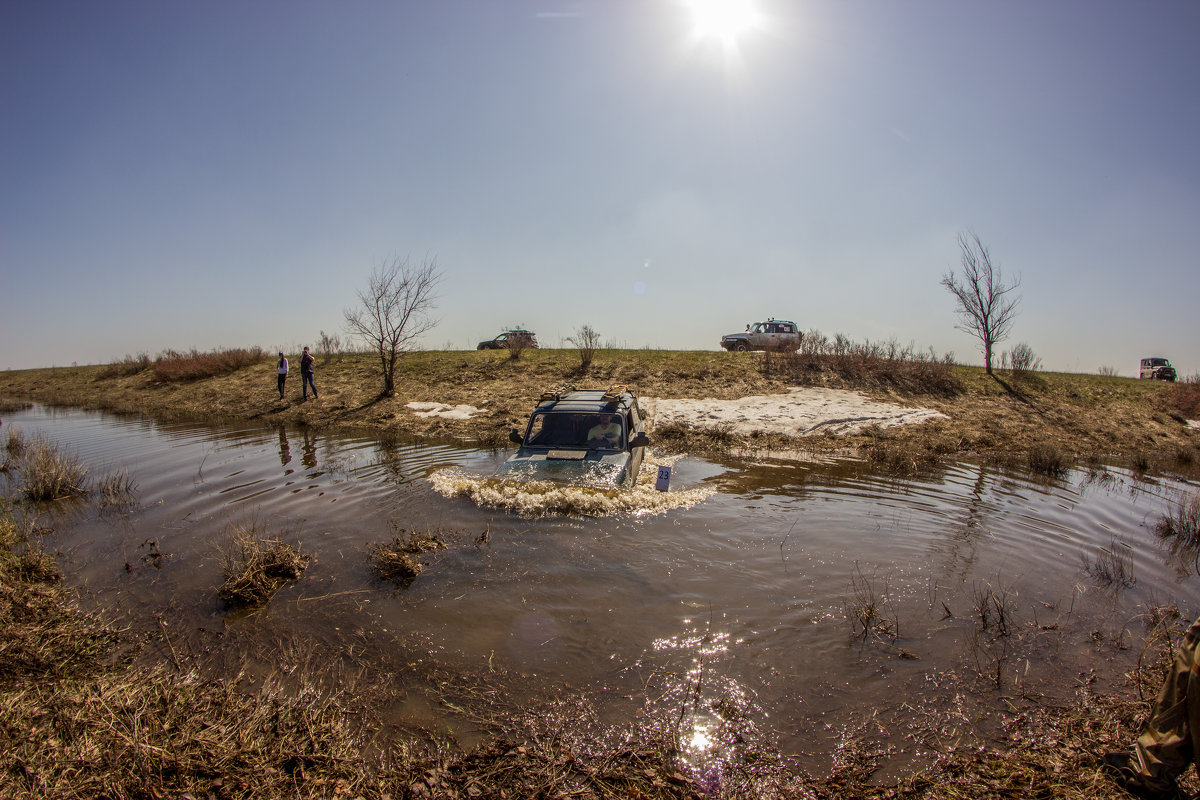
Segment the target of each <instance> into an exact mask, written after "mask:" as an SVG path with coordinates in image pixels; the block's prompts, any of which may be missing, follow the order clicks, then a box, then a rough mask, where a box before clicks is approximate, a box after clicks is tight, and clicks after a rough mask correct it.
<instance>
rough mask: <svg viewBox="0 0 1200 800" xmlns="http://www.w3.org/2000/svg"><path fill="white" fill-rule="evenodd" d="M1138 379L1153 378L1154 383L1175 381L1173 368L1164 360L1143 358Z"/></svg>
mask: <svg viewBox="0 0 1200 800" xmlns="http://www.w3.org/2000/svg"><path fill="white" fill-rule="evenodd" d="M1138 377H1139V378H1153V379H1154V380H1156V381H1173V380H1175V368H1174V367H1172V366H1171V362H1170V361H1167V360H1166V359H1165V358H1157V357H1155V358H1143V359H1142V371H1141V372H1140V373H1138Z"/></svg>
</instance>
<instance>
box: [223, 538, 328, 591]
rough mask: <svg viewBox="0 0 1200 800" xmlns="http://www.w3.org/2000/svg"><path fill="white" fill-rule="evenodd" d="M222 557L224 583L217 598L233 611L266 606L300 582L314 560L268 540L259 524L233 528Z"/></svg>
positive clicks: (298, 549)
mask: <svg viewBox="0 0 1200 800" xmlns="http://www.w3.org/2000/svg"><path fill="white" fill-rule="evenodd" d="M221 555H222V567H221V572H222V575H223V577H224V582H223V583H222V584H221V588H220V589H218V590H217V595H218V597H220V598H221V600H222V601H224V603H225V604H226V605H227V606H229V607H231V608H240V607H254V606H260V605H262V604H264V603H266V602H267V601H268V600H270V599H271V596H272V595H273V594H275V592H277V591H278V590H279V589H280V587H282V586H283V585H284V584H285V583H287V582H288V581H294V580H298V579H299V578H300V576H301V575H303V574H304V570H305V568H306V567H307V566H308V562H309V559H310V558H311V557H310V556H309V555H308V554H306V553H302V552H301V551H300V548H299V547H296V546H294V545H290V544H288V543H286V542H284V541H281V540H279V539H272V538H267V537H266V536H264V535H263V532H262V531H260V530H259V529H258V524H257V523H250V524H249V525H242V524H234V525H232V526H231V531H230V535H229V537H228V539H227V541H226V544H225V546H224V548H222V552H221Z"/></svg>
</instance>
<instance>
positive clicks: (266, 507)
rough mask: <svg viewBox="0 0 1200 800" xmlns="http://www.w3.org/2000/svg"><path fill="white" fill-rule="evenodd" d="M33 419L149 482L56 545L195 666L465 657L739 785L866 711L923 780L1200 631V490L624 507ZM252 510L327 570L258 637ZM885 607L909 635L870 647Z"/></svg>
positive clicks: (993, 491) (1025, 490)
mask: <svg viewBox="0 0 1200 800" xmlns="http://www.w3.org/2000/svg"><path fill="white" fill-rule="evenodd" d="M10 428H19V429H21V430H22V431H23V432H24V433H26V434H28V435H32V434H34V433H36V432H43V433H45V435H46V436H47V437H48V438H50V439H52V440H54V441H56V442H59V443H60V444H61V445H62V446H63V447H64V448H65V449H66V450H67V451H69V452H73V453H75V454H77V455H78V456H79V457H80V458H81V459H82V460H83V461H84V462H85V463H86V464H88V465H89V466H91V468H92V470H93V474H94V475H98V474H101V473H103V472H105V471H107V470H120V469H128V471H129V474H130V477H131V479H132V480H133V482H134V484H135V485H136V486H137V487H138V492H139V501H140V502H139V505H138V506H137V508H136V509H135V510H133V511H132V512H130V513H123V514H113V513H103V514H100V513H95V512H96V509H95V506H94V504H89V503H83V504H81V505H79V506H77V507H71V506H65V505H59V506H56V511H55V515H56V516H55V519H54V525H55V526H56V528H57V529H58V531H59V532H58V534H57V535H56V536H55V538H54V541H52V542H51V543H50V545H51V546H52V547H54V548H56V549H58V550H60V551H61V552H62V554H63V555H62V559H61V560H62V566H63V569H64V572H65V573H66V574H67V575H68V580H70V582H71V583H72V584H73V585H75V586H77V587H79V588H80V589H81V590H83V591H84V597H83V602H84V603H90V604H93V605H94V606H96V607H101V608H103V609H105V611H106V612H107V613H109V614H114V615H124V616H126V617H127V618H128V619H129V620H133V621H136V620H139V619H147V618H150V619H153V615H155V614H160V615H161V614H165V615H166V616H165V617H164V619H166V618H169V621H170V624H171V630H172V631H173V632H174V633H173V635H174V636H176V637H177V638H176V639H174V640H173V641H174V646H175V647H176V648H179V650H180V651H181V652H183V651H185V650H186V649H187V648H191V649H192V650H193V651H194V652H197V653H200V652H209V653H212V654H214V656H213V657H216V656H215V654H221V653H224V654H225V655H226V656H227V657H228V658H229V659H230V660H231V662H233V663H237V664H239V665H240V664H241V663H242V662H245V661H247V660H250V659H252V658H253V659H257V660H258V661H260V662H261V664H262V668H263V669H266V668H269V667H279V666H280V665H281V664H286V666H287V668H288V669H291V670H296V671H299V672H304V670H305V669H307V668H308V667H306V666H304V665H305V664H308V663H309V662H306V661H303V660H302V659H296V658H294V657H293V656H292V654H293V653H295V652H297V651H304V652H307V651H308V650H310V649H314V648H318V647H319V648H321V652H322V653H327V654H333V657H325V659H324V662H323V663H325V664H326V665H328V664H334V665H339V666H340V668H344V669H345V670H346V671H347V673H348V674H353V675H355V676H361V675H362V674H363V671H364V670H367V669H368V666H369V665H371V664H375V663H377V662H378V663H380V664H383V663H385V662H386V663H389V664H390V666H387V667H379V670H380V674H381V675H382V674H395V675H410V674H412V673H413V672H414V670H415V668H414V666H413V665H414V664H426V665H428V664H429V663H432V661H433V660H435V659H436V661H437V662H438V663H439V664H447V665H449V667H448V669H449V670H450V671H451V673H452V674H458V675H464V674H470V675H477V676H480V677H479V680H481V681H492V680H499V677H497V676H500V675H502V674H510V673H509V672H506V671H511V674H514V675H520V676H522V683H521V684H520V685H517V686H515V687H509V689H508V690H506V691H507V693H506V694H505V695H504V697H505V698H506V700H508V701H510V702H511V703H513V704H515V705H520V704H521V703H522V702H525V701H528V700H529V699H530V697H531V696H532V695H533V694H534V693H535V691H536V689H537V688H538V687H543V686H547V687H548V686H560V685H562V684H567V685H569V686H570V687H571V688H570V691H571V692H573V693H576V694H578V695H579V696H580V697H587V698H589V699H590V700H591V701H592V702H593V703H594V705H595V707H596V719H597V720H598V721H599V722H611V723H614V724H615V723H621V722H627V721H628V720H631V719H635V718H645V719H650V720H659V721H661V723H662V724H663V725H666V726H670V729H671V730H674V731H676V732H677V735H678V736H679V739H680V742H681V744H683V745H684V749H685V751H686V758H687V760H688V761H689V763H690V764H691V765H692V766H693V768H694V769H695V771H696V773H697V774H698V775H701V776H703V777H704V779H705V780H706V781H708V782H709V783H710V785H716V784H719V783H720V781H721V780H722V775H723V770H724V766H723V765H724V764H726V763H728V759H731V758H736V757H738V756H739V754H740V753H742V752H743V751H744V749H745V748H747V747H751V746H753V745H754V743H755V742H761V741H771V742H774V743H776V744H778V746H779V747H781V748H782V750H783V751H784V752H785V753H786V754H789V755H792V756H795V757H796V758H798V759H800V760H801V762H803V763H805V764H806V765H808V766H810V767H812V768H815V769H827V768H828V765H829V759H830V758H831V757H832V756H831V754H832V753H834V752H835V750H836V744H837V742H838V740H839V737H841V736H842V735H843V732H844V731H847V730H857V729H858V728H859V727H861V726H863V725H865V724H866V723H865V721H866V720H870V721H871V725H872V726H873V727H872V730H873V731H875V733H874V734H873V735H875V736H878V737H880V738H882V739H884V740H885V741H886V742H887V743H888V745H889V746H890V747H893V748H894V749H895V751H896V752H897V753H900V752H906V753H908V754H909V756H910V757H911V758H913V759H919V758H920V757H921V752H922V750H921V748H920V747H919V746H916V745H914V744H913V740H910V739H909V738H906V731H907V730H908V728H907V727H906V726H908V725H910V724H911V723H912V721H913V719H916V718H921V719H925V720H929V722H928V724H929V725H931V726H933V725H940V726H944V727H945V728H946V729H947V730H956V729H957V730H963V731H969V730H971V729H972V728H973V727H977V726H978V720H980V719H983V718H984V716H985V715H984V713H983V712H984V711H986V710H987V709H989V708H994V707H1003V702H1004V701H1003V698H1004V697H1009V698H1014V697H1015V698H1018V699H1019V698H1022V697H1036V696H1038V694H1039V693H1047V694H1050V695H1051V696H1055V695H1056V693H1057V694H1061V693H1069V692H1072V691H1073V690H1074V685H1073V684H1072V682H1071V680H1070V676H1074V675H1077V674H1080V673H1086V674H1089V675H1093V676H1094V677H1095V681H1096V686H1097V687H1098V689H1097V690H1102V689H1103V687H1104V686H1106V685H1116V684H1118V683H1119V682H1120V680H1121V677H1122V674H1123V673H1124V671H1126V670H1127V669H1129V668H1130V667H1132V666H1133V665H1134V663H1135V662H1136V659H1137V657H1138V655H1139V650H1138V648H1136V647H1132V648H1131V647H1130V646H1129V645H1130V644H1131V643H1136V642H1138V641H1140V640H1141V637H1142V636H1143V627H1142V621H1141V620H1142V619H1143V617H1144V615H1145V614H1146V613H1147V611H1148V609H1150V608H1151V607H1152V606H1154V605H1157V604H1161V603H1172V602H1173V603H1177V604H1178V605H1179V607H1180V608H1181V609H1182V612H1183V614H1184V615H1185V616H1189V617H1191V616H1195V615H1197V614H1200V581H1198V579H1197V577H1196V572H1195V562H1194V555H1190V554H1185V553H1179V554H1175V553H1173V552H1172V550H1171V548H1170V547H1169V546H1168V545H1166V544H1164V543H1162V542H1160V541H1159V540H1158V538H1157V537H1156V535H1155V531H1154V529H1155V526H1156V524H1157V523H1158V521H1159V520H1160V519H1161V518H1162V517H1163V515H1164V514H1169V513H1170V512H1171V509H1172V508H1174V505H1175V504H1176V503H1177V502H1178V499H1179V498H1180V497H1181V496H1183V495H1184V493H1187V492H1194V491H1195V487H1194V486H1192V485H1189V484H1187V483H1184V482H1181V481H1172V480H1166V479H1159V480H1152V481H1151V480H1141V479H1139V478H1138V477H1137V476H1135V475H1133V474H1130V473H1126V472H1121V471H1108V472H1103V473H1097V474H1093V475H1087V474H1075V473H1073V474H1071V475H1069V476H1067V477H1066V478H1063V479H1055V480H1046V479H1041V478H1035V477H1032V476H1029V475H1026V474H1021V473H1017V472H1012V471H1006V470H1003V469H998V468H995V467H991V466H988V465H986V464H973V463H956V464H949V465H946V466H944V467H941V468H938V469H931V470H929V471H927V472H924V473H921V474H918V475H914V476H909V477H906V478H897V477H894V476H889V475H882V474H879V473H877V472H874V471H872V469H871V467H870V465H868V464H866V463H862V462H855V461H841V462H833V463H828V462H825V463H823V462H819V461H810V462H796V461H789V460H784V459H774V458H769V457H759V458H753V459H732V460H728V461H724V462H712V461H705V460H700V459H695V458H682V459H678V460H668V459H663V458H653V457H651V458H648V461H647V464H646V466H645V467H644V468H643V470H644V474H643V475H642V477H641V478H640V479H639V481H638V488H637V489H635V490H634V491H632V492H612V493H604V492H587V491H584V490H578V489H576V490H572V489H570V488H569V487H541V486H536V485H535V486H530V485H525V486H515V485H506V484H501V483H497V482H495V481H493V480H491V479H490V478H480V477H475V476H488V475H491V474H492V473H493V472H494V471H495V469H496V467H497V466H498V465H499V464H500V463H501V462H502V461H503V460H504V457H505V455H506V453H504V452H492V451H484V450H473V449H464V448H462V447H456V446H450V445H430V444H415V443H403V442H388V443H381V442H379V441H377V440H375V439H372V438H368V437H354V436H348V435H330V434H324V433H320V432H316V431H312V430H311V429H295V430H294V429H286V430H284V429H271V428H261V427H246V426H239V427H221V428H216V427H208V426H199V425H187V424H162V423H155V422H152V421H147V420H141V419H136V418H127V417H112V416H108V415H101V414H86V413H81V412H71V411H61V410H58V411H54V410H47V409H42V408H35V409H33V410H31V411H27V412H21V413H18V414H14V415H11V416H6V417H5V419H4V430H5V431H7V430H9V429H10ZM651 456H653V454H651ZM668 463H669V464H671V466H672V485H671V487H670V491H667V492H658V491H656V490H655V489H654V475H653V472H654V470H655V468H656V466H658V465H660V464H668ZM647 470H648V471H649V474H645V472H646V471H647ZM9 480H11V476H5V475H0V489H3V490H4V491H5V493H6V494H8V495H11V494H12V493H13V487H12V486H10V485H9V483H8V481H9ZM246 516H253V517H254V518H256V519H257V520H259V521H260V523H261V524H262V525H263V526H264V527H266V528H267V529H268V530H269V532H270V533H271V534H272V535H278V536H281V537H282V538H284V539H286V540H289V541H295V542H297V543H299V544H301V545H302V547H303V549H304V551H305V552H307V553H310V554H312V555H313V556H314V561H313V562H312V563H311V565H310V566H309V568H308V570H307V572H306V573H305V575H304V576H303V578H302V579H301V580H300V581H298V582H296V583H295V584H292V585H289V586H287V587H285V588H284V589H283V590H281V591H280V592H279V593H278V594H277V595H276V596H275V598H274V599H273V600H272V601H271V603H270V605H269V606H268V607H267V608H266V609H264V610H263V611H261V612H259V613H257V614H253V615H247V616H244V617H233V616H229V615H226V614H225V613H224V612H223V611H222V610H221V608H220V607H219V605H218V603H217V602H216V598H215V592H216V588H217V586H219V584H220V581H221V577H220V546H221V544H222V542H223V540H224V538H225V537H226V535H227V530H228V527H229V525H230V524H231V523H234V522H237V521H239V520H241V519H244V518H245V517H246ZM401 528H406V529H412V530H430V529H436V530H438V531H439V532H441V534H442V537H443V538H444V539H445V541H446V543H447V545H448V546H447V548H446V549H444V550H439V551H437V552H432V553H425V554H422V555H421V559H422V563H423V566H424V570H423V571H422V572H421V574H420V575H419V576H418V577H417V579H416V580H415V581H413V582H412V584H411V585H410V586H408V587H407V588H404V589H397V588H396V587H394V586H392V585H390V584H386V583H382V582H380V581H378V580H377V579H375V578H374V577H373V575H372V573H371V570H370V566H369V564H368V562H367V558H366V553H367V550H368V547H369V545H371V544H374V543H380V542H386V541H388V540H390V539H391V538H392V537H393V536H394V535H395V534H396V531H397V529H401ZM151 542H152V543H153V545H151V544H149V543H151ZM1106 553H1107V554H1108V555H1107V556H1106V555H1105V554H1106ZM1105 559H1108V563H1109V564H1110V565H1112V564H1116V563H1117V562H1118V561H1119V563H1120V565H1121V569H1122V570H1123V571H1125V572H1126V573H1127V575H1126V577H1127V578H1128V580H1120V581H1116V582H1109V583H1107V584H1105V583H1104V582H1103V581H1102V580H1098V575H1097V574H1094V572H1095V571H1094V570H1092V569H1089V568H1088V565H1089V563H1090V564H1092V565H1096V564H1100V563H1103V562H1104V561H1105ZM1114 559H1116V560H1114ZM126 565H128V568H126ZM864 610H869V611H872V612H873V613H874V614H876V615H877V616H878V617H879V618H881V619H886V620H888V621H889V626H890V630H889V629H888V627H887V626H885V627H878V628H871V627H868V630H869V632H870V635H862V631H861V629H860V627H856V626H857V625H858V623H856V622H855V620H856V619H861V617H859V616H856V615H858V614H861V613H862V612H864ZM1001 619H1002V620H1003V625H1002V626H1001V625H1000V624H999V621H1000V620H1001ZM214 632H216V633H214ZM388 659H393V660H395V661H396V662H398V665H397V664H391V662H388V661H387V660H388ZM297 665H299V666H297ZM389 670H390V672H389ZM357 679H362V678H357ZM397 680H402V679H400V678H397ZM429 685H430V684H429V683H428V682H423V681H421V680H420V678H419V677H413V678H412V679H411V685H410V684H407V683H406V684H405V687H406V689H407V690H408V691H410V693H411V695H412V696H411V697H410V698H409V699H408V700H406V701H405V703H403V704H397V708H398V709H400V708H403V709H408V710H411V709H413V708H421V709H424V710H423V711H422V712H421V713H422V714H423V715H425V716H426V717H429V718H428V719H424V718H423V720H424V721H423V722H422V724H423V725H426V726H427V727H435V726H436V727H441V728H443V729H444V728H445V727H446V726H449V725H454V724H455V723H454V722H453V721H452V720H451V719H450V718H451V717H453V716H454V714H453V712H452V711H449V710H447V708H448V707H447V706H446V705H445V704H443V703H441V702H440V701H439V700H438V699H437V698H426V700H425V701H424V702H423V701H422V700H421V699H419V698H420V697H421V696H423V695H422V693H423V692H427V691H429V690H428V686H429ZM522 686H524V687H526V688H521V687H522ZM422 687H425V688H422ZM527 692H528V694H526V693H527ZM397 713H400V712H399V711H397ZM438 714H443V715H445V718H444V719H437V715H438ZM460 722H461V720H460ZM435 723H436V725H435ZM462 727H463V726H462V725H461V724H460V725H458V726H457V727H455V730H456V731H459V732H460V733H461V734H462V735H464V736H466V735H468V733H466V732H464V731H462ZM935 729H936V730H941V729H942V728H935ZM880 730H884V731H887V732H886V733H880V732H879V731H880Z"/></svg>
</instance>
